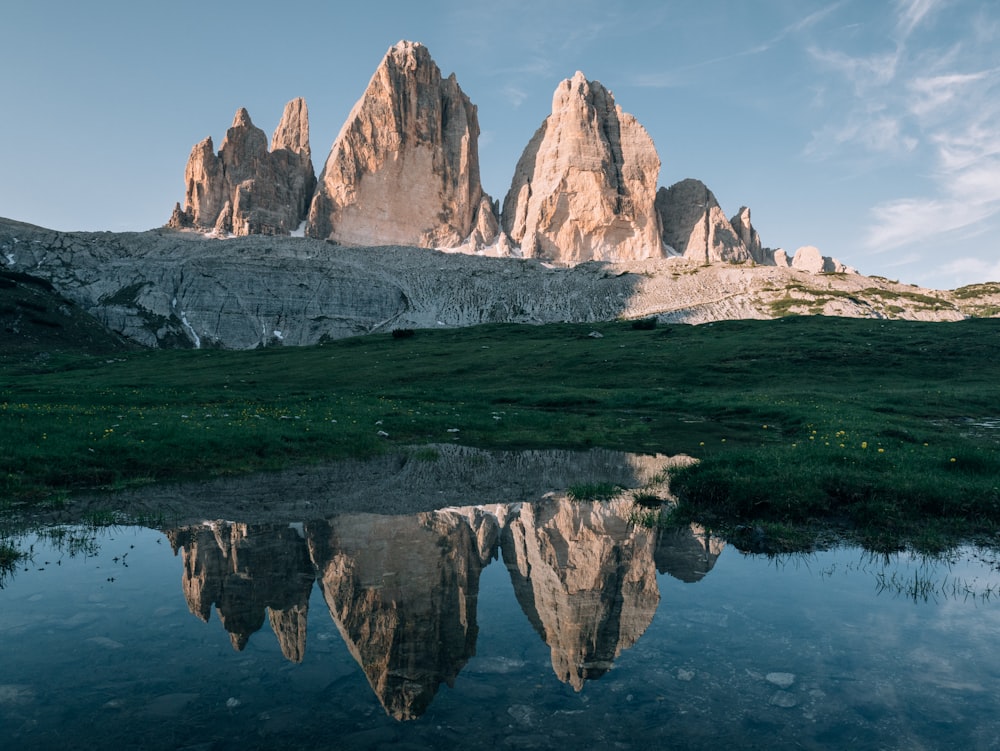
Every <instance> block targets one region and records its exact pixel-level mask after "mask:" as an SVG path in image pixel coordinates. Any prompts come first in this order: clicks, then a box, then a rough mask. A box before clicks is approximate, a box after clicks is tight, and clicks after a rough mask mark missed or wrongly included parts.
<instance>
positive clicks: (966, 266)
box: [937, 256, 1000, 281]
mask: <svg viewBox="0 0 1000 751" xmlns="http://www.w3.org/2000/svg"><path fill="white" fill-rule="evenodd" d="M937 273H938V274H940V275H942V276H945V277H951V278H959V279H987V280H989V281H1000V259H995V258H994V259H989V260H987V259H984V258H975V257H972V256H962V257H960V258H952V259H951V260H950V261H948V262H946V263H943V264H942V265H941V266H939V267H938V269H937Z"/></svg>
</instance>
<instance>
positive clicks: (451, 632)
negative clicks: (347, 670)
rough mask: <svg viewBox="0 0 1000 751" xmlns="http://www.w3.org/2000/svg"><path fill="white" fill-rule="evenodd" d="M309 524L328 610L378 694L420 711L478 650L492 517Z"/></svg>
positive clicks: (404, 711) (394, 706)
mask: <svg viewBox="0 0 1000 751" xmlns="http://www.w3.org/2000/svg"><path fill="white" fill-rule="evenodd" d="M306 530H307V538H308V540H309V550H310V553H311V554H312V557H313V560H314V561H315V562H316V567H317V569H318V571H319V583H320V587H321V589H322V591H323V597H324V598H325V600H326V604H327V607H329V609H330V615H331V616H332V617H333V620H334V622H335V623H336V624H337V628H338V629H339V630H340V633H341V635H342V636H343V637H344V640H345V641H346V642H347V646H348V648H349V649H350V651H351V654H352V655H353V656H354V659H355V660H357V661H358V664H359V665H360V666H361V668H362V669H363V670H364V671H365V675H367V677H368V682H369V683H370V684H371V687H372V690H373V691H374V692H375V695H376V696H377V697H378V699H379V701H380V702H382V706H383V707H385V710H386V712H388V713H389V714H390V715H392V716H393V717H395V718H397V719H400V720H409V719H413V718H415V717H419V716H420V715H421V714H422V713H423V712H424V710H425V709H427V707H428V706H430V703H431V700H432V699H433V698H434V694H435V693H436V692H437V689H438V686H440V685H441V683H448V685H452V683H453V682H454V680H455V678H456V677H457V676H458V673H459V671H460V670H461V669H462V668H463V667H464V666H465V663H466V662H467V661H468V659H469V658H470V657H472V656H473V655H474V654H475V651H476V637H477V636H478V634H479V627H478V625H477V624H476V601H477V598H478V596H479V574H480V573H481V572H482V570H483V567H484V566H486V564H487V563H489V562H490V560H491V559H492V558H493V557H494V554H495V551H496V543H497V537H498V535H499V527H498V525H497V520H496V518H495V517H493V516H488V515H486V514H483V513H477V512H476V511H473V512H472V513H471V514H470V515H469V517H464V516H462V515H460V514H459V513H456V512H449V511H444V512H432V513H423V514H417V515H415V516H405V517H393V516H375V515H354V516H344V517H338V518H335V519H332V520H327V521H322V522H315V523H310V524H308V525H307V526H306Z"/></svg>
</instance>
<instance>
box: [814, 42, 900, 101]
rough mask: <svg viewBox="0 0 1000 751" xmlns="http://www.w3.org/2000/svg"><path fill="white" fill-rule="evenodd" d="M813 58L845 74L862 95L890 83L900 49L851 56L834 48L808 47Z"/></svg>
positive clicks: (897, 62)
mask: <svg viewBox="0 0 1000 751" xmlns="http://www.w3.org/2000/svg"><path fill="white" fill-rule="evenodd" d="M807 51H808V52H809V54H810V55H811V56H812V57H813V59H815V60H817V61H818V62H820V63H822V64H823V65H825V66H826V67H828V68H831V69H832V70H834V71H836V72H838V73H840V74H842V75H843V76H845V77H846V78H847V79H848V80H849V81H850V82H851V83H852V84H853V85H854V92H855V94H856V95H857V96H859V97H863V96H865V95H867V94H868V93H869V92H870V91H871V90H872V89H875V88H881V87H884V86H887V85H888V84H890V83H892V81H893V79H894V78H895V77H896V69H897V67H898V65H899V58H900V52H901V50H900V49H898V48H897V49H896V50H895V51H893V52H885V53H881V54H877V55H868V56H852V55H848V54H846V53H844V52H839V51H836V50H821V49H819V48H818V47H809V48H808V50H807Z"/></svg>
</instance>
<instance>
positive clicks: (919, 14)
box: [896, 0, 944, 39]
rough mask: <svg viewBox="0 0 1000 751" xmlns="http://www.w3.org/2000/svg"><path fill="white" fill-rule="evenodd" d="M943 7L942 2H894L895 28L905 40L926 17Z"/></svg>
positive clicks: (915, 0) (909, 0)
mask: <svg viewBox="0 0 1000 751" xmlns="http://www.w3.org/2000/svg"><path fill="white" fill-rule="evenodd" d="M942 5H944V2H943V0H896V12H897V14H898V15H897V20H896V28H897V29H898V30H899V33H900V35H901V37H902V38H904V39H905V38H907V37H909V36H910V34H912V33H913V30H914V29H915V28H916V27H917V26H919V25H920V22H921V21H923V20H924V19H925V18H926V17H927V16H929V15H930V14H931V13H933V12H934V11H935V10H937V9H938V8H940V7H941V6H942Z"/></svg>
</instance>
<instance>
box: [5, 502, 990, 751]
mask: <svg viewBox="0 0 1000 751" xmlns="http://www.w3.org/2000/svg"><path fill="white" fill-rule="evenodd" d="M17 544H18V545H19V546H20V547H22V548H24V549H30V550H31V559H30V560H29V561H28V562H26V563H23V564H22V565H21V566H19V567H18V569H17V570H16V571H15V572H13V573H12V574H11V575H9V576H7V577H6V578H5V580H4V582H3V588H2V589H0V640H2V644H3V647H2V653H0V739H2V743H0V745H2V747H3V748H10V749H41V748H52V749H62V748H80V749H83V748H101V749H106V748H147V749H161V748H162V749H249V748H338V749H340V748H351V749H353V748H359V749H363V748H375V749H378V748H404V749H431V748H434V749H439V748H501V749H502V748H514V749H518V748H565V747H570V746H578V745H579V744H587V745H588V746H590V745H593V746H595V747H606V748H620V749H646V748H718V747H719V746H720V745H723V746H728V747H734V748H852V749H867V748H871V749H886V748H906V749H911V748H927V749H930V748H935V749H936V748H962V749H989V748H1000V711H998V710H1000V699H998V698H997V697H998V689H1000V657H997V653H996V652H995V651H994V650H995V645H996V641H997V638H998V634H1000V602H998V601H997V596H998V594H1000V592H998V589H1000V572H998V561H997V559H996V557H995V555H994V554H992V553H987V552H985V551H980V550H977V549H965V550H962V551H959V552H958V553H956V554H955V555H953V556H951V557H950V558H949V559H948V560H934V561H931V560H925V559H921V558H918V557H913V556H909V555H905V554H902V555H897V556H892V557H890V558H884V557H877V556H872V555H871V554H869V553H866V552H864V551H862V550H859V549H853V548H839V549H835V550H830V551H825V552H819V553H815V554H811V555H808V556H791V557H785V558H767V557H763V556H748V555H744V554H742V553H740V552H739V551H737V550H735V549H733V548H731V547H730V548H727V547H725V546H724V545H722V544H721V543H719V542H718V541H716V540H714V539H713V538H711V536H709V535H707V534H706V533H704V532H703V531H702V530H700V529H697V528H692V529H690V530H684V531H683V532H670V533H663V532H655V531H650V530H647V529H644V528H637V527H635V526H633V525H632V524H630V523H629V521H628V510H627V509H626V508H625V507H624V506H623V504H621V503H618V502H606V503H580V502H573V501H570V500H568V499H566V498H565V497H562V498H560V497H551V498H548V499H545V500H542V501H539V502H537V503H520V504H509V505H500V504H498V505H493V506H486V507H484V506H468V507H456V508H450V509H446V510H441V511H437V512H427V513H421V514H414V515H409V516H389V515H374V514H341V515H334V516H332V517H328V518H324V519H318V520H309V521H304V522H303V523H301V524H298V523H293V524H288V523H283V524H244V523H240V522H238V521H229V522H205V523H202V524H192V525H188V526H184V527H179V528H173V529H162V530H161V529H148V528H143V527H117V528H106V529H100V530H93V529H86V528H83V527H75V526H64V527H54V528H50V529H46V530H42V531H40V532H38V533H34V534H32V535H30V536H26V537H22V538H20V539H19V540H17Z"/></svg>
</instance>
